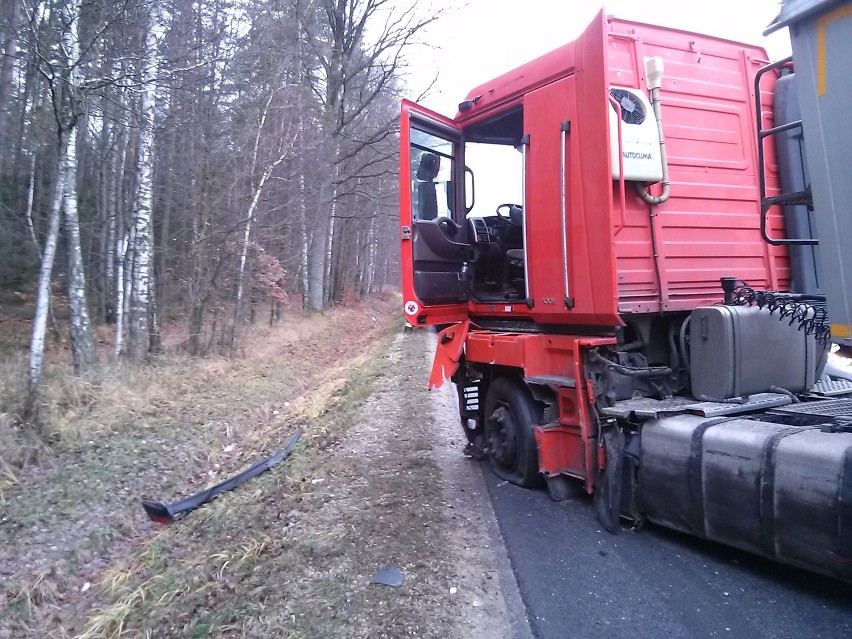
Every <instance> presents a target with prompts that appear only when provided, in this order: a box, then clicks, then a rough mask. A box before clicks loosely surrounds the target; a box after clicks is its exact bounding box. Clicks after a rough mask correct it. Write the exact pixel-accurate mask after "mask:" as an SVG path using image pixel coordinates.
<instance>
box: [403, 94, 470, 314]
mask: <svg viewBox="0 0 852 639" xmlns="http://www.w3.org/2000/svg"><path fill="white" fill-rule="evenodd" d="M400 137H401V141H400V154H399V155H400V188H399V190H400V211H399V222H400V238H401V258H402V290H403V309H404V312H405V317H406V319H407V320H408V321H409V322H410V323H411V324H413V325H415V326H417V325H420V326H423V325H427V324H449V323H453V322H460V321H462V320H465V319H467V315H468V299H469V297H470V277H471V275H470V268H469V266H470V263H471V262H472V260H473V258H474V247H473V244H472V242H471V241H470V237H469V233H470V231H469V228H468V223H467V221H466V219H465V216H466V214H467V211H468V210H469V209H470V207H468V206H467V205H466V201H465V191H466V189H465V188H464V187H465V177H466V172H465V166H464V145H463V143H462V132H461V128H460V127H459V126H458V125H456V124H455V123H454V122H453V121H452V120H450V119H449V118H446V117H444V116H441V115H439V114H437V113H433V112H432V111H429V110H428V109H424V108H423V107H421V106H418V105H416V104H414V103H412V102H408V101H403V103H402V117H401V136H400ZM470 185H471V188H470V189H469V191H471V193H470V196H471V197H472V178H471V181H470Z"/></svg>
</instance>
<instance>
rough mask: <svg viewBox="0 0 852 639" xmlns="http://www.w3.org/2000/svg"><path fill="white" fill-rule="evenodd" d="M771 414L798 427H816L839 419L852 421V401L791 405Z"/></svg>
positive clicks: (824, 400)
mask: <svg viewBox="0 0 852 639" xmlns="http://www.w3.org/2000/svg"><path fill="white" fill-rule="evenodd" d="M770 414H771V415H777V416H780V417H784V418H786V420H785V421H790V422H792V423H794V424H795V425H797V426H816V425H819V424H825V423H827V422H832V421H833V420H835V419H837V418H845V419H852V399H822V400H818V401H815V402H802V403H801V404H790V405H789V406H782V407H779V408H775V409H773V410H772V411H770Z"/></svg>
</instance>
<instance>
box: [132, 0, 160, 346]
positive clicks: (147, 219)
mask: <svg viewBox="0 0 852 639" xmlns="http://www.w3.org/2000/svg"><path fill="white" fill-rule="evenodd" d="M148 16H149V17H148V21H147V24H146V25H145V46H144V51H143V55H142V60H141V63H140V64H141V66H142V72H141V74H140V75H141V94H140V99H139V130H138V133H137V144H138V150H137V153H138V155H137V165H136V195H135V198H134V210H133V228H134V234H133V238H134V242H133V252H132V255H133V264H132V281H133V285H132V287H131V290H130V306H129V308H130V316H129V317H128V325H127V328H128V333H127V337H128V339H127V355H128V356H129V357H130V359H132V360H135V361H140V360H142V359H143V358H144V357H145V356H146V355H147V353H148V348H149V346H150V339H151V338H150V335H151V332H150V330H149V315H150V306H151V295H152V292H153V291H152V288H151V262H152V256H153V232H152V224H153V223H152V214H153V163H154V155H153V147H154V120H155V116H156V100H157V93H156V91H157V87H156V78H157V69H158V68H159V66H160V54H159V39H158V33H159V32H160V30H161V29H162V25H161V22H162V10H161V6H160V2H159V0H152V1H151V5H150V9H149V14H148Z"/></svg>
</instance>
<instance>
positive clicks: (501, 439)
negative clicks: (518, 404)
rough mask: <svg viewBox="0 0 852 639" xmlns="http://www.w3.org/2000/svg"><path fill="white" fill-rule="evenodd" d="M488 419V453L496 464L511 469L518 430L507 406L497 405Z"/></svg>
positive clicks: (515, 453) (515, 458)
mask: <svg viewBox="0 0 852 639" xmlns="http://www.w3.org/2000/svg"><path fill="white" fill-rule="evenodd" d="M488 421H489V426H490V427H491V428H490V429H489V431H490V433H489V437H488V453H489V455H490V456H491V458H492V459H493V460H494V462H495V463H496V464H497V465H498V466H500V467H501V468H504V469H506V470H512V469H513V468H514V467H515V466H516V464H517V457H518V431H517V426H516V425H515V420H514V419H512V413H511V411H510V410H509V407H508V406H506V405H505V404H501V405H499V406H498V407H497V408H495V409H494V412H493V413H491V417H490V418H489V420H488Z"/></svg>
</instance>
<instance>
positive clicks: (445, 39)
mask: <svg viewBox="0 0 852 639" xmlns="http://www.w3.org/2000/svg"><path fill="white" fill-rule="evenodd" d="M442 3H443V4H444V5H445V6H446V7H447V14H446V15H445V16H444V17H442V18H441V19H440V20H438V21H437V22H436V23H434V25H432V27H431V28H430V30H429V32H428V33H427V34H425V37H424V40H426V41H427V42H428V43H429V44H430V45H431V46H430V47H428V48H426V47H424V48H419V50H418V51H417V52H416V54H414V55H412V56H411V58H412V68H411V71H412V73H411V77H409V79H408V84H409V86H410V88H411V96H410V97H412V98H413V97H416V96H417V94H418V93H420V92H422V91H423V90H424V89H425V88H426V86H427V85H428V83H429V81H430V80H431V79H432V78H434V77H435V75H436V74H437V76H438V79H437V82H436V84H435V86H434V87H433V90H432V91H431V93H430V95H429V97H428V98H427V99H425V100H423V101H422V104H424V106H428V107H429V108H431V109H434V110H436V111H439V112H441V113H444V114H445V115H448V116H453V115H455V112H456V107H457V105H458V103H459V102H460V101H461V100H463V99H464V97H465V95H466V94H467V92H468V91H469V90H470V89H472V88H473V87H475V86H477V85H479V84H482V83H483V82H485V81H487V80H489V79H491V78H493V77H495V76H497V75H500V74H501V73H503V72H505V71H508V70H510V69H512V68H514V67H516V66H518V65H520V64H523V63H524V62H527V61H529V60H531V59H533V58H535V57H537V56H540V55H542V54H544V53H547V52H548V51H551V50H553V49H555V48H556V47H559V46H561V45H563V44H565V43H567V42H570V41H571V40H573V39H575V38H576V37H577V36H578V35H579V34H580V32H581V31H582V30H583V29H584V28H585V27H586V25H588V23H589V22H590V21H591V20H592V18H593V17H594V16H595V15H596V14H597V12H598V11H599V10H600V9H601V7H602V6H605V7H606V10H607V13H609V14H611V15H614V16H616V17H618V18H624V19H627V20H635V21H639V22H647V23H651V24H660V25H664V26H668V27H674V28H678V29H685V30H687V31H695V32H700V33H706V34H710V35H715V36H719V37H724V38H728V39H730V40H738V41H742V42H748V43H750V44H758V45H761V46H763V47H765V48H766V49H767V51H768V52H769V55H770V58H771V59H777V58H780V57H784V56H786V55H789V52H790V44H789V38H788V36H787V30H786V29H784V30H782V31H781V32H780V33H776V34H774V35H773V36H771V37H769V38H764V37H763V36H762V35H761V33H762V31H763V29H764V28H765V27H766V25H767V24H769V23H770V22H771V21H772V19H773V18H774V17H775V16H776V15H777V14H778V10H779V2H778V0H711V1H709V2H696V1H695V0H692V1H690V0H610V1H609V2H606V3H604V2H602V1H601V0H522V1H520V2H518V1H512V0H468V1H467V2H464V3H462V2H452V0H434V4H435V5H440V4H442Z"/></svg>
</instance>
